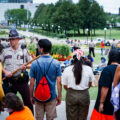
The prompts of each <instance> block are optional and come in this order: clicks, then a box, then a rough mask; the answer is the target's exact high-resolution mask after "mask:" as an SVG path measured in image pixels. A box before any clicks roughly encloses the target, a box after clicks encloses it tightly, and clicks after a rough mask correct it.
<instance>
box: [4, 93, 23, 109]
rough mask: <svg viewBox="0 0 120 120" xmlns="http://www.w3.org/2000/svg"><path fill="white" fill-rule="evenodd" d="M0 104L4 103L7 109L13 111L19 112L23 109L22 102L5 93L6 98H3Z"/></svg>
mask: <svg viewBox="0 0 120 120" xmlns="http://www.w3.org/2000/svg"><path fill="white" fill-rule="evenodd" d="M2 102H3V103H5V106H6V107H7V108H11V109H13V110H14V111H21V110H23V109H24V105H23V102H22V101H21V100H20V98H19V97H18V96H16V95H15V94H14V93H7V94H6V96H4V97H3V99H2Z"/></svg>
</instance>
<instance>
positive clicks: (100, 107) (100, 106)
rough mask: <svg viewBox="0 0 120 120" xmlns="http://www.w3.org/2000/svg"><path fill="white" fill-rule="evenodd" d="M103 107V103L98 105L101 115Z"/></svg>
mask: <svg viewBox="0 0 120 120" xmlns="http://www.w3.org/2000/svg"><path fill="white" fill-rule="evenodd" d="M103 107H104V104H103V103H100V105H99V112H100V113H102V112H103V110H104V109H103Z"/></svg>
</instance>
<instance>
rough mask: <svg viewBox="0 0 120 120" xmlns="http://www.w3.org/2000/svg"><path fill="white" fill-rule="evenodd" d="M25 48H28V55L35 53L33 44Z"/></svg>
mask: <svg viewBox="0 0 120 120" xmlns="http://www.w3.org/2000/svg"><path fill="white" fill-rule="evenodd" d="M27 48H28V50H29V52H30V53H34V52H35V51H36V48H35V44H33V43H29V44H28V45H27Z"/></svg>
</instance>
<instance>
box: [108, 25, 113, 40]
mask: <svg viewBox="0 0 120 120" xmlns="http://www.w3.org/2000/svg"><path fill="white" fill-rule="evenodd" d="M109 28H110V40H111V30H112V25H111V24H110V25H109Z"/></svg>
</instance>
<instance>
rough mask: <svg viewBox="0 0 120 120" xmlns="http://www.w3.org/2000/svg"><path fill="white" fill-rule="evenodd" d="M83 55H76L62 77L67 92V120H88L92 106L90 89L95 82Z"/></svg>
mask: <svg viewBox="0 0 120 120" xmlns="http://www.w3.org/2000/svg"><path fill="white" fill-rule="evenodd" d="M80 55H81V54H74V55H73V61H72V65H71V66H69V67H67V68H66V69H65V70H64V72H63V75H62V84H63V85H64V88H65V89H66V90H67V94H66V116H67V120H75V119H76V120H86V119H87V115H88V109H89V104H90V97H89V91H88V89H89V87H90V86H91V84H92V81H93V80H94V75H93V71H92V69H91V67H89V66H87V65H83V63H82V60H81V57H80Z"/></svg>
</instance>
